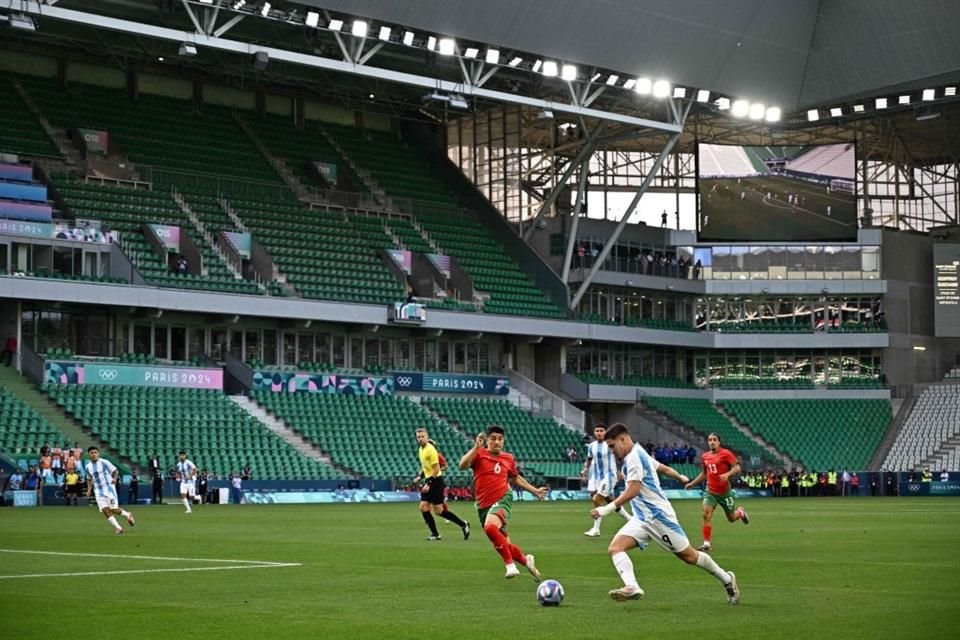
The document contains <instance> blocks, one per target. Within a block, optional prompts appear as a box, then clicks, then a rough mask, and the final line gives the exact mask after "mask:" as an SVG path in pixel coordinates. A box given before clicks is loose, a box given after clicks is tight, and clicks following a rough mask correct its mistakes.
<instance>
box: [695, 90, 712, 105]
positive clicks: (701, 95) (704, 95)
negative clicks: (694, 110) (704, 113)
mask: <svg viewBox="0 0 960 640" xmlns="http://www.w3.org/2000/svg"><path fill="white" fill-rule="evenodd" d="M697 102H710V92H709V91H708V90H706V89H700V90H699V91H697Z"/></svg>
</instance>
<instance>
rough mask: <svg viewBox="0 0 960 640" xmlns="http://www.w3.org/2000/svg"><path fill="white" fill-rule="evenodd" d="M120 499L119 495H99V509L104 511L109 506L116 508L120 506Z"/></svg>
mask: <svg viewBox="0 0 960 640" xmlns="http://www.w3.org/2000/svg"><path fill="white" fill-rule="evenodd" d="M118 504H119V501H118V500H117V496H97V509H100V510H101V511H103V510H104V509H106V508H107V507H109V508H111V509H116V508H117V507H118Z"/></svg>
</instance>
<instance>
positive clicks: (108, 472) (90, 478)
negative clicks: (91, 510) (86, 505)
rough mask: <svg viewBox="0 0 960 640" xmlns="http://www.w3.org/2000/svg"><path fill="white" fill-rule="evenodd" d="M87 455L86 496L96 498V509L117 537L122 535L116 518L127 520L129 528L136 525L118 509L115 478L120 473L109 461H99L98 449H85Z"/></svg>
mask: <svg viewBox="0 0 960 640" xmlns="http://www.w3.org/2000/svg"><path fill="white" fill-rule="evenodd" d="M87 454H88V455H89V456H90V461H89V462H88V463H87V465H86V467H85V469H86V471H87V495H88V496H96V498H97V508H98V509H100V512H101V513H102V514H103V515H104V517H105V518H106V519H107V522H109V523H110V524H111V525H113V530H114V531H115V532H116V533H117V535H119V534H121V533H123V527H121V526H120V525H119V524H118V523H117V516H123V517H124V518H126V519H127V524H129V525H130V526H131V527H132V526H134V525H135V524H136V521H135V520H134V519H133V514H132V513H130V512H129V511H125V510H123V509H121V508H120V500H119V499H118V498H117V478H118V477H119V475H120V472H119V471H117V468H116V467H115V466H113V463H112V462H110V461H109V460H101V459H100V449H99V448H97V447H95V446H91V447H88V448H87Z"/></svg>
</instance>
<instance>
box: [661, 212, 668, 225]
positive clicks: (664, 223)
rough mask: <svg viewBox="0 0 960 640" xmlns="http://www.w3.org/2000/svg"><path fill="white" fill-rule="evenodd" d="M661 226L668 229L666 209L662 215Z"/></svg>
mask: <svg viewBox="0 0 960 640" xmlns="http://www.w3.org/2000/svg"><path fill="white" fill-rule="evenodd" d="M660 226H661V227H662V228H664V229H666V228H667V210H666V209H664V210H663V213H661V214H660Z"/></svg>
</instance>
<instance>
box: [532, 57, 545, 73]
mask: <svg viewBox="0 0 960 640" xmlns="http://www.w3.org/2000/svg"><path fill="white" fill-rule="evenodd" d="M542 66H543V60H537V61H536V62H534V63H533V72H534V73H536V72H538V71H540V67H542Z"/></svg>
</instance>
